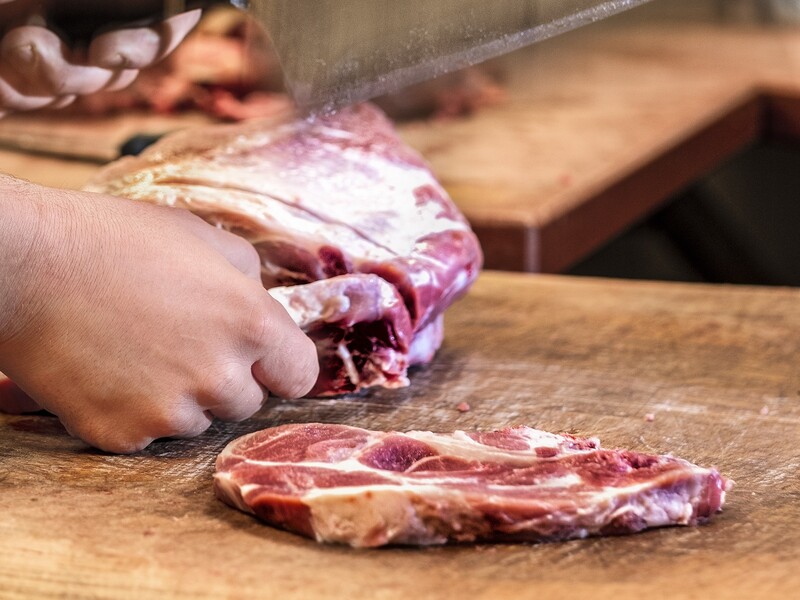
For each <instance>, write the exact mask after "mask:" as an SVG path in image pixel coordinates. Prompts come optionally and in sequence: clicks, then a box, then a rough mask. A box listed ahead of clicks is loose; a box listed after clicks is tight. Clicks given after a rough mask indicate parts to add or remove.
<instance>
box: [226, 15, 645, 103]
mask: <svg viewBox="0 0 800 600" xmlns="http://www.w3.org/2000/svg"><path fill="white" fill-rule="evenodd" d="M647 1H649V0H606V1H598V0H249V2H248V5H249V6H248V8H249V10H250V11H251V12H252V13H253V15H254V16H255V17H256V18H257V19H258V20H259V21H261V22H262V23H263V24H264V25H265V27H266V28H267V30H268V32H269V34H270V37H271V38H272V40H273V43H274V44H275V48H276V51H277V53H278V56H279V58H280V61H281V64H282V66H283V69H284V75H285V78H286V83H287V87H288V88H289V91H290V93H291V94H292V96H293V97H294V100H295V102H296V103H297V104H298V106H299V107H300V108H303V109H311V110H320V109H323V110H324V109H333V108H336V107H339V106H342V105H347V104H351V103H354V102H358V101H362V100H368V99H370V98H373V97H375V96H379V95H382V94H385V93H388V92H391V91H395V90H397V89H400V88H403V87H405V86H408V85H410V84H413V83H417V82H420V81H424V80H426V79H431V78H434V77H436V76H439V75H443V74H445V73H447V72H450V71H453V70H456V69H459V68H463V67H467V66H470V65H473V64H476V63H479V62H482V61H484V60H487V59H489V58H492V57H494V56H498V55H500V54H504V53H506V52H510V51H512V50H515V49H517V48H520V47H522V46H525V45H527V44H531V43H533V42H536V41H539V40H544V39H546V38H549V37H552V36H554V35H557V34H559V33H562V32H564V31H567V30H570V29H573V28H576V27H579V26H581V25H585V24H587V23H591V22H594V21H597V20H599V19H602V18H605V17H608V16H610V15H613V14H615V13H617V12H620V11H623V10H626V9H629V8H632V7H634V6H638V5H640V4H644V3H645V2H647ZM239 4H241V3H239Z"/></svg>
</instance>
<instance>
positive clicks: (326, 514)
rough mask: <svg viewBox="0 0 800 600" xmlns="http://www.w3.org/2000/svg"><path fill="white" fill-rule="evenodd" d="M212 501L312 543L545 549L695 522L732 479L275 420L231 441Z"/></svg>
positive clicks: (511, 435)
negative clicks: (542, 544)
mask: <svg viewBox="0 0 800 600" xmlns="http://www.w3.org/2000/svg"><path fill="white" fill-rule="evenodd" d="M214 485H215V489H216V493H217V496H218V497H219V498H220V499H222V500H223V501H224V502H226V503H228V504H230V505H231V506H233V507H235V508H238V509H240V510H242V511H245V512H247V513H252V514H254V515H256V516H257V517H258V518H260V519H262V520H264V521H266V522H267V523H269V524H271V525H274V526H277V527H281V528H284V529H287V530H289V531H293V532H296V533H299V534H302V535H305V536H308V537H310V538H313V539H316V540H317V541H320V542H335V543H342V544H349V545H351V546H354V547H376V546H384V545H389V544H401V545H430V544H444V543H449V542H503V541H526V542H539V541H555V540H567V539H572V538H585V537H587V536H593V535H618V534H627V533H635V532H638V531H642V530H644V529H648V528H652V527H663V526H668V525H695V524H698V523H703V522H705V521H707V520H708V519H709V518H710V517H711V516H712V515H713V514H714V513H716V512H718V511H719V510H721V508H722V505H723V504H724V501H725V493H726V491H727V490H728V489H729V488H730V485H731V482H730V481H728V480H726V479H725V478H723V477H721V476H720V474H719V473H718V472H717V471H716V470H714V469H706V468H702V467H698V466H696V465H693V464H691V463H689V462H687V461H685V460H681V459H679V458H673V457H671V456H655V455H649V454H640V453H638V452H631V451H627V450H605V449H602V448H601V447H600V444H599V441H598V440H596V439H593V438H589V439H587V438H579V437H573V436H570V435H555V434H551V433H546V432H543V431H538V430H535V429H531V428H528V427H515V428H509V429H504V430H501V431H492V432H483V433H480V432H463V431H456V432H455V433H450V434H437V433H431V432H427V431H411V432H408V433H397V432H379V431H368V430H365V429H359V428H356V427H349V426H345V425H326V424H304V425H284V426H281V427H275V428H272V429H266V430H263V431H258V432H256V433H252V434H250V435H246V436H244V437H241V438H239V439H237V440H234V441H233V442H231V443H230V444H229V445H228V446H227V447H226V448H225V449H224V450H223V452H222V453H221V454H220V455H219V457H218V458H217V470H216V474H215V476H214Z"/></svg>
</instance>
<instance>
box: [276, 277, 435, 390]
mask: <svg viewBox="0 0 800 600" xmlns="http://www.w3.org/2000/svg"><path fill="white" fill-rule="evenodd" d="M269 293H270V294H271V295H272V297H273V298H275V299H276V300H278V302H280V303H281V304H282V305H283V306H284V308H286V310H287V311H288V312H289V315H291V317H292V318H293V319H294V321H295V322H296V323H297V324H298V325H299V326H300V327H301V328H302V329H303V331H305V332H306V333H307V334H308V335H309V337H311V339H313V340H314V342H315V343H316V345H317V352H318V354H319V360H320V365H321V366H322V368H321V369H320V378H319V379H318V380H317V383H316V385H315V386H314V389H313V390H311V392H310V395H311V396H314V395H324V394H325V393H326V392H329V391H331V390H335V391H336V392H337V393H341V392H349V391H353V390H356V389H359V388H362V387H369V386H374V385H382V386H384V387H390V388H391V387H402V386H404V385H408V379H407V378H406V370H407V369H408V366H409V347H410V345H411V340H412V337H413V330H412V328H411V321H410V320H409V318H408V311H407V310H406V309H405V306H404V305H403V299H402V298H400V296H399V295H398V293H397V290H396V289H395V288H394V287H393V286H392V285H390V284H389V283H387V282H386V281H384V280H383V279H381V278H380V277H378V276H377V275H341V276H339V277H334V278H333V279H326V280H323V281H317V282H315V283H309V284H307V285H300V286H291V287H277V288H272V289H271V290H270V291H269ZM437 347H438V345H437Z"/></svg>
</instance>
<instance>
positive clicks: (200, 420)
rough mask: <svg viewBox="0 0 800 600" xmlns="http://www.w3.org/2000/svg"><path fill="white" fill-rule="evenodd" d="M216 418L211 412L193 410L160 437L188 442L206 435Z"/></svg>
mask: <svg viewBox="0 0 800 600" xmlns="http://www.w3.org/2000/svg"><path fill="white" fill-rule="evenodd" d="M213 421H214V416H213V415H212V414H211V412H209V411H207V410H206V411H200V410H193V411H190V412H189V413H187V414H186V415H184V416H183V418H182V419H180V422H179V423H176V424H174V425H173V426H172V427H171V428H170V429H169V430H167V432H166V433H165V434H164V435H162V436H159V437H172V438H177V439H181V440H188V439H190V438H193V437H197V436H198V435H201V434H202V433H204V432H205V431H206V430H207V429H208V428H209V427H211V423H212V422H213Z"/></svg>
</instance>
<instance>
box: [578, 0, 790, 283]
mask: <svg viewBox="0 0 800 600" xmlns="http://www.w3.org/2000/svg"><path fill="white" fill-rule="evenodd" d="M620 20H629V21H631V22H637V21H638V22H650V21H652V20H672V21H675V22H676V25H677V24H679V23H680V22H681V21H684V22H687V21H689V22H690V21H714V22H721V23H730V24H732V25H738V24H765V25H777V26H781V25H786V26H787V27H793V26H795V25H796V24H798V23H800V0H699V1H697V0H672V1H669V0H656V1H655V2H652V3H650V4H649V5H647V6H644V7H642V8H640V9H636V10H634V11H631V12H630V13H627V14H624V15H621V17H620ZM798 35H800V32H798ZM780 59H781V57H780V56H777V57H776V60H778V61H780ZM778 66H779V65H778ZM676 85H680V83H679V82H676ZM568 272H569V273H571V274H574V275H588V276H607V277H621V278H631V279H658V280H668V281H695V282H714V283H735V284H759V285H788V286H800V144H798V143H796V142H793V141H785V140H770V139H765V140H762V141H761V142H759V143H758V144H756V145H754V146H752V147H750V148H748V149H746V150H744V151H743V152H741V153H740V154H739V155H738V156H736V157H735V158H733V159H732V160H730V161H728V162H727V163H726V164H724V165H722V166H720V167H719V168H717V169H716V170H714V171H713V172H712V173H709V174H708V175H707V176H706V177H704V178H703V179H701V180H700V181H698V182H696V183H695V184H693V185H691V186H690V187H688V188H687V189H685V190H683V191H682V192H680V193H679V194H677V195H675V196H674V197H672V198H671V199H669V200H668V201H667V202H665V203H664V208H662V209H661V210H659V211H657V212H656V213H655V214H653V215H651V216H650V217H649V218H647V219H646V220H645V221H643V222H641V223H639V224H637V225H636V226H634V227H633V228H631V229H629V230H628V231H626V232H624V233H623V234H622V235H620V236H619V237H617V238H616V239H614V240H613V241H611V242H610V243H608V244H606V245H605V246H604V247H602V248H601V249H599V250H598V251H597V252H595V253H593V254H592V255H591V256H589V257H588V258H586V259H585V260H582V261H581V262H580V263H578V264H577V265H574V266H573V267H571V268H570V269H568Z"/></svg>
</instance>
